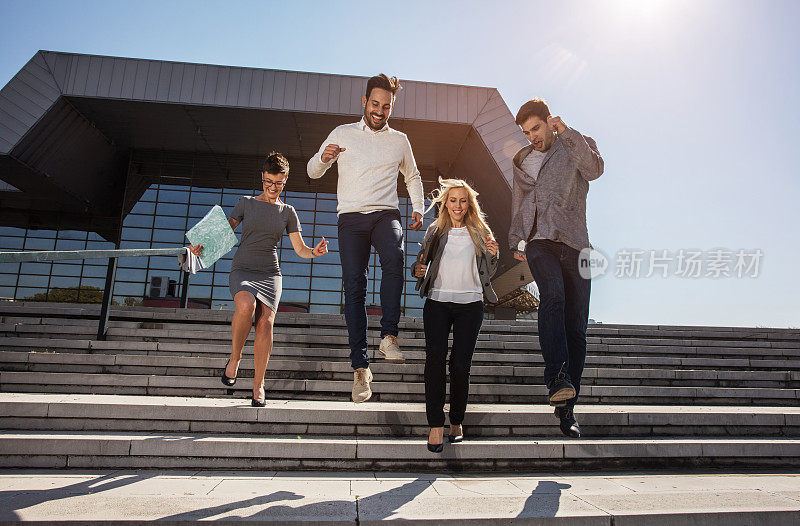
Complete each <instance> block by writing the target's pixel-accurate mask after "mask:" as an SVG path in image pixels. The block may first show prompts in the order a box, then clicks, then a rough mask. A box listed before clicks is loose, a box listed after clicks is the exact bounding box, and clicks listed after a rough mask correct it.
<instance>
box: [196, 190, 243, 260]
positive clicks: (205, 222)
mask: <svg viewBox="0 0 800 526" xmlns="http://www.w3.org/2000/svg"><path fill="white" fill-rule="evenodd" d="M186 239H188V240H189V242H190V243H191V244H192V245H203V253H202V254H201V255H200V263H202V264H203V267H210V266H211V265H213V264H214V263H215V262H216V261H217V260H218V259H219V258H221V257H222V256H224V255H225V254H227V253H228V252H230V251H231V249H232V248H233V247H234V246H236V243H238V242H239V240H238V239H236V234H234V233H233V229H232V228H231V225H230V223H228V218H227V217H225V212H224V211H223V210H222V207H221V206H219V205H214V206H213V207H212V208H211V210H209V212H208V213H207V214H206V215H205V217H204V218H203V219H201V220H200V221H198V222H197V224H196V225H194V226H193V227H192V228H190V229H189V231H188V232H186Z"/></svg>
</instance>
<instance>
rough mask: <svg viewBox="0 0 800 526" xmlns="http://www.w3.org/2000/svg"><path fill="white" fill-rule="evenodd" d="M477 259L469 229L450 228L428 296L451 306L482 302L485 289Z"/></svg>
mask: <svg viewBox="0 0 800 526" xmlns="http://www.w3.org/2000/svg"><path fill="white" fill-rule="evenodd" d="M475 257H476V256H475V245H474V244H473V243H472V238H471V237H470V236H469V231H467V227H465V226H464V227H461V228H451V229H450V231H449V232H448V235H447V244H446V245H445V246H444V251H443V252H442V259H441V260H440V261H439V273H438V275H437V276H436V278H435V279H434V281H433V287H431V291H430V293H429V294H428V297H430V299H432V300H434V301H448V302H452V303H472V302H474V301H482V300H483V287H482V286H481V280H480V276H479V275H478V264H477V262H476V260H475Z"/></svg>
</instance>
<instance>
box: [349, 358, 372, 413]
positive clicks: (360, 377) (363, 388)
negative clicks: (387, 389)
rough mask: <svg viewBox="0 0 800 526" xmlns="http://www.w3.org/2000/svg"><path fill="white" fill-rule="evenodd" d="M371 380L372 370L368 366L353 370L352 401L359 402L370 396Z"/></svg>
mask: <svg viewBox="0 0 800 526" xmlns="http://www.w3.org/2000/svg"><path fill="white" fill-rule="evenodd" d="M371 381H372V371H370V370H369V367H362V368H361V369H356V370H355V371H353V395H352V396H353V402H355V403H357V404H360V403H361V402H366V401H367V400H369V399H370V397H371V396H372V389H370V388H369V383H370V382H371Z"/></svg>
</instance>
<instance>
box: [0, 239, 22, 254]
mask: <svg viewBox="0 0 800 526" xmlns="http://www.w3.org/2000/svg"><path fill="white" fill-rule="evenodd" d="M24 244H25V238H24V237H0V248H1V249H3V250H13V251H17V250H22V246H23V245H24Z"/></svg>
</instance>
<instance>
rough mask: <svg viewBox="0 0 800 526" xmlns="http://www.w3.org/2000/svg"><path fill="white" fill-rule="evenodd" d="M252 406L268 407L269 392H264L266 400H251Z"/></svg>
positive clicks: (253, 398)
mask: <svg viewBox="0 0 800 526" xmlns="http://www.w3.org/2000/svg"><path fill="white" fill-rule="evenodd" d="M250 405H252V406H253V407H264V406H265V405H267V392H266V391H264V399H263V400H256V398H255V397H252V398H250Z"/></svg>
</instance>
